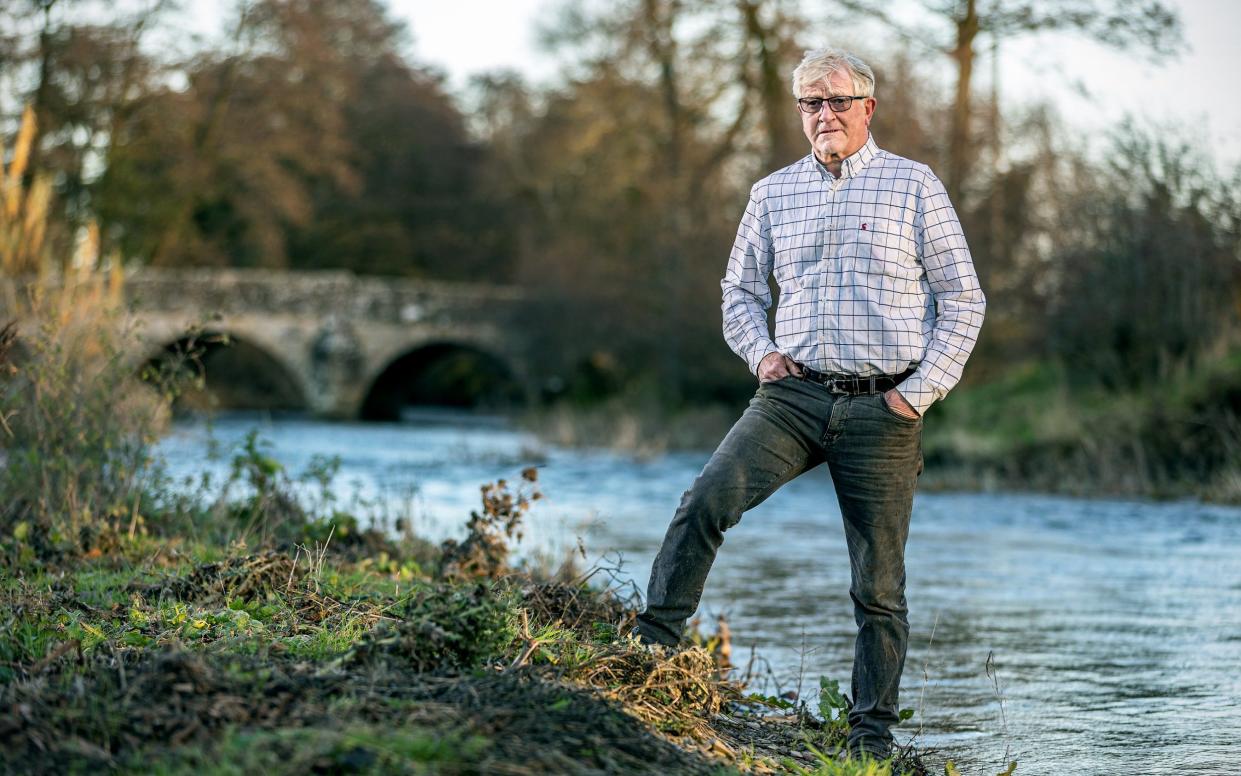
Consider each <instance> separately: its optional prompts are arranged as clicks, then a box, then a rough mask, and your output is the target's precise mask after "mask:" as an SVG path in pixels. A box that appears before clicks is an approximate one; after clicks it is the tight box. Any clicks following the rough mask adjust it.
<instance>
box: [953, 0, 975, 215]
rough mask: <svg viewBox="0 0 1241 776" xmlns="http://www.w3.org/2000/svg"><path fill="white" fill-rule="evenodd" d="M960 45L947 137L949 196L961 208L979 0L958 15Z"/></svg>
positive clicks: (969, 1)
mask: <svg viewBox="0 0 1241 776" xmlns="http://www.w3.org/2000/svg"><path fill="white" fill-rule="evenodd" d="M956 26H957V45H956V48H954V49H953V50H952V58H953V59H955V60H956V62H957V94H956V100H955V102H954V104H953V109H952V129H951V131H950V136H949V139H948V144H949V145H948V180H947V181H945V185H946V188H947V189H948V196H949V197H951V198H952V200H953V203H954V204H955V205H956V206H957V207H958V208H960V207H961V206H962V202H961V195H962V192H963V191H964V189H965V184H966V181H967V179H968V178H969V167H970V159H969V156H970V153H971V149H970V82H971V78H972V76H973V71H974V38H975V37H977V35H978V8H977V3H976V0H965V14H964V15H961V16H958V17H957V19H956Z"/></svg>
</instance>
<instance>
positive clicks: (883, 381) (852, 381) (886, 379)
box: [801, 366, 914, 396]
mask: <svg viewBox="0 0 1241 776" xmlns="http://www.w3.org/2000/svg"><path fill="white" fill-rule="evenodd" d="M801 372H802V379H803V380H810V381H811V382H815V383H818V384H820V385H822V386H824V387H825V388H827V390H829V391H831V392H832V393H844V394H848V395H850V396H858V395H862V394H868V393H884V392H885V391H889V390H891V389H893V388H895V387H896V386H898V385H900V384H901V383H902V382H904V380H905V378H907V377H909V376H910V375H911V374H913V373H914V370H913V369H906V370H905V371H904V372H901V373H900V374H899V375H870V376H868V377H858V376H857V375H839V374H832V373H830V372H820V371H818V370H817V369H811V368H810V367H808V366H802V367H801Z"/></svg>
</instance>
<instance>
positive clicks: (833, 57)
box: [793, 48, 875, 97]
mask: <svg viewBox="0 0 1241 776" xmlns="http://www.w3.org/2000/svg"><path fill="white" fill-rule="evenodd" d="M836 72H843V73H844V74H845V75H847V76H849V80H851V81H853V95H852V96H856V97H874V96H875V71H873V70H871V69H870V65H868V64H866V63H865V62H863V61H862V60H861V59H859V58H858V57H857V55H855V54H850V53H849V52H848V51H842V50H840V49H834V48H821V49H813V50H811V51H807V52H806V56H804V57H802V60H801V64H800V65H798V66H797V68H796V69H794V70H793V96H794V97H801V92H802V89H804V88H805V87H807V86H810V85H811V84H817V83H819V82H820V81H826V80H827V79H828V78H829V77H831V75H832V73H836Z"/></svg>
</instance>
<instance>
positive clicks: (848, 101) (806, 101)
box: [797, 95, 866, 113]
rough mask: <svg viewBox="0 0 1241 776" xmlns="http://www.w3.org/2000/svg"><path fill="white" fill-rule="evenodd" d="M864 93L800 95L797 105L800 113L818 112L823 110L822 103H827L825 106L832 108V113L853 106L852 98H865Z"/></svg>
mask: <svg viewBox="0 0 1241 776" xmlns="http://www.w3.org/2000/svg"><path fill="white" fill-rule="evenodd" d="M865 99H866V96H865V95H855V96H853V97H827V98H823V97H800V98H798V100H797V107H799V108H801V112H802V113H818V112H819V111H821V110H823V103H827V107H829V108H831V109H832V113H844V112H845V111H847V110H849V109H850V108H852V107H853V101H854V100H865Z"/></svg>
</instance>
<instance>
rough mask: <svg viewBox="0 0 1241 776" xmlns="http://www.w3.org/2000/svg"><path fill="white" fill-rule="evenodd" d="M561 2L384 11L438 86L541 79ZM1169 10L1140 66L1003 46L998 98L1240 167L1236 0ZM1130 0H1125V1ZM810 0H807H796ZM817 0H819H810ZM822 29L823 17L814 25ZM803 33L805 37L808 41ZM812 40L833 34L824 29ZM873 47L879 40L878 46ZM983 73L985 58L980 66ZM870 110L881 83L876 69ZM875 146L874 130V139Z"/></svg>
mask: <svg viewBox="0 0 1241 776" xmlns="http://www.w3.org/2000/svg"><path fill="white" fill-rule="evenodd" d="M561 1H562V0H448V1H447V2H446V1H445V0H386V2H387V5H388V7H389V8H390V9H391V12H392V14H393V16H394V17H395V18H398V19H400V20H403V21H404V22H406V24H407V25H408V27H409V29H410V31H411V33H412V38H413V49H412V54H413V58H414V60H415V61H416V62H418V63H420V64H426V65H432V66H434V67H436V68H438V69H439V70H441V71H442V72H443V73H444V74H445V76H446V79H447V83H448V85H449V87H450V89H453V90H461V89H463V88H464V86H465V84H466V83H467V82H468V80H469V78H470V76H472V75H476V74H478V73H482V72H486V71H489V70H495V69H501V68H504V69H513V70H517V71H519V72H521V73H523V74H524V75H526V76H527V77H528V78H529V79H530V80H533V81H535V82H536V83H538V82H547V81H550V80H553V79H554V78H555V76H556V74H557V70H558V65H557V63H556V61H555V60H554V59H553V58H552V57H551V56H550V55H548V54H546V53H545V52H543V51H541V50H540V49H539V46H538V42H537V39H536V37H537V36H536V24H537V22H538V21H539V20H540V19H545V18H547V17H549V16H550V15H551V14H552V13H553V11H554V9H555V8H557V7H558V6H559V5H560V3H561ZM1166 2H1167V3H1168V4H1169V5H1171V6H1172V7H1174V8H1175V9H1176V10H1178V11H1179V12H1180V14H1181V19H1182V23H1183V25H1184V31H1185V38H1186V41H1187V43H1188V51H1186V52H1183V53H1182V54H1181V55H1180V56H1179V57H1178V58H1176V59H1174V60H1171V61H1165V62H1159V63H1151V62H1149V61H1147V59H1146V57H1143V56H1141V55H1137V54H1124V53H1118V52H1116V51H1113V50H1111V49H1108V48H1105V47H1103V46H1100V45H1098V44H1095V43H1092V42H1089V41H1086V40H1084V39H1083V38H1081V37H1077V36H1072V35H1067V34H1043V35H1038V36H1030V37H1027V38H1025V39H1023V40H1021V41H1017V42H1013V43H1010V44H1008V45H1007V46H1006V48H1005V49H1004V51H1003V52H1002V54H1003V56H1001V63H1002V64H1001V71H1000V91H1001V97H1002V100H1004V101H1006V102H1010V103H1015V104H1025V103H1030V102H1032V101H1035V100H1042V99H1045V100H1048V101H1050V102H1052V103H1053V104H1054V105H1056V106H1057V107H1058V108H1059V110H1060V113H1061V115H1062V116H1063V117H1064V118H1065V119H1066V121H1067V123H1068V125H1069V126H1070V127H1072V128H1074V129H1073V131H1074V132H1075V133H1077V134H1076V135H1075V136H1074V137H1072V138H1070V141H1071V142H1073V143H1074V144H1075V145H1078V146H1085V147H1086V148H1087V149H1093V148H1102V147H1103V146H1104V145H1105V144H1106V137H1105V136H1106V132H1107V130H1108V128H1110V127H1113V126H1115V125H1116V124H1118V123H1119V122H1120V121H1121V120H1122V119H1124V118H1125V117H1126V116H1129V117H1133V118H1134V119H1135V120H1136V121H1137V122H1138V123H1139V124H1140V125H1155V126H1159V127H1162V128H1164V130H1165V131H1167V132H1171V133H1174V134H1175V135H1177V136H1176V137H1171V138H1169V139H1170V140H1172V141H1174V142H1179V141H1187V142H1193V143H1201V144H1202V145H1204V146H1205V147H1206V149H1207V150H1208V151H1209V152H1210V153H1212V154H1213V155H1214V156H1215V158H1216V159H1218V160H1219V161H1220V162H1221V163H1223V164H1225V165H1228V166H1234V165H1237V164H1241V97H1239V96H1238V95H1239V94H1241V88H1238V86H1237V84H1236V81H1237V80H1238V79H1239V78H1241V46H1239V45H1238V44H1237V40H1236V33H1237V30H1241V0H1166ZM1134 4H1135V5H1136V4H1137V3H1136V2H1135V3H1134ZM815 5H816V4H815V3H813V2H807V3H806V6H807V7H813V6H815ZM818 5H820V6H826V5H828V4H826V3H823V4H818ZM187 6H189V8H190V11H191V13H192V14H194V15H195V16H196V17H197V19H198V21H197V23H196V24H195V26H196V27H198V28H199V29H202V30H204V31H208V30H210V28H211V27H212V22H213V20H217V19H219V18H221V16H222V10H223V8H225V7H226V2H225V0H189V2H188V3H187ZM822 26H823V28H824V30H825V33H826V30H827V29H828V27H829V25H827V24H826V23H824V24H823V25H822ZM851 29H853V30H860V31H861V33H860V35H859V34H858V33H856V32H855V33H854V35H855V36H856V37H865V36H868V35H869V36H879V35H882V34H883V32H882V30H880V29H879V28H877V27H872V28H869V29H868V28H867V26H866V24H865V23H864V22H862V23H859V24H856V25H852V24H851ZM811 37H812V36H811V35H807V38H811ZM820 40H821V41H822V43H823V44H826V45H830V44H832V43H833V41H832V40H830V39H829V36H828V35H827V34H824V35H823V36H822V37H821V38H820ZM880 48H882V47H880ZM933 59H934V62H933V63H928V65H929V67H930V68H933V72H937V73H942V74H943V77H944V78H945V79H950V78H951V70H950V69H949V60H948V58H947V57H943V56H934V57H933ZM981 67H982V73H981V74H980V76H981V78H983V79H985V78H986V77H987V75H988V74H989V71H990V65H989V64H986V62H985V61H984V62H982V63H981ZM879 76H880V82H879V92H878V97H879V98H880V110H882V98H883V92H882V89H883V83H882V72H880V73H879ZM876 139H877V140H878V141H879V142H880V144H882V140H883V139H882V138H876Z"/></svg>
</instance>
